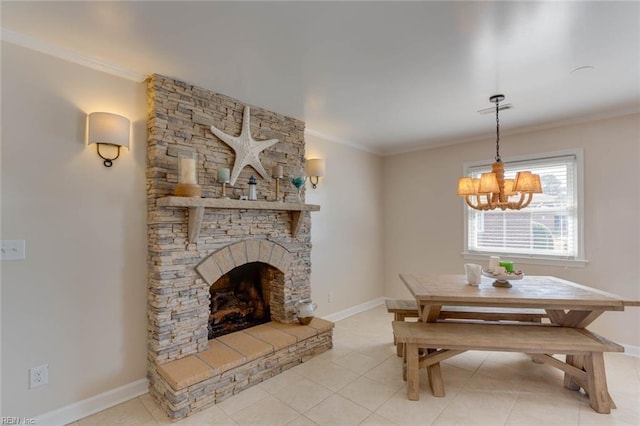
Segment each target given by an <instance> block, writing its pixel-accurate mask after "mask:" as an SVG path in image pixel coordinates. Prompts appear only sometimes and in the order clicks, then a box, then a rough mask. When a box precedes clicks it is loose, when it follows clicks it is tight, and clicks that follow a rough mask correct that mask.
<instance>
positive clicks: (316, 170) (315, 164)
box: [307, 158, 326, 189]
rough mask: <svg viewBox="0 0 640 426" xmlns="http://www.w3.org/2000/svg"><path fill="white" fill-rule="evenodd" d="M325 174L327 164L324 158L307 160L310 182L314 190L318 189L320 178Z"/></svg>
mask: <svg viewBox="0 0 640 426" xmlns="http://www.w3.org/2000/svg"><path fill="white" fill-rule="evenodd" d="M325 172H326V164H325V162H324V159H323V158H311V159H309V160H307V176H309V181H310V182H311V186H312V187H313V189H316V187H317V186H318V182H319V181H320V178H321V177H323V176H324V175H325ZM314 179H315V180H314Z"/></svg>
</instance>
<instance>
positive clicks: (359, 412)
mask: <svg viewBox="0 0 640 426" xmlns="http://www.w3.org/2000/svg"><path fill="white" fill-rule="evenodd" d="M370 415H371V411H370V410H367V409H366V408H364V407H362V406H360V405H358V404H356V403H355V402H352V401H349V400H348V399H346V398H343V397H342V396H340V395H336V394H334V395H333V396H331V397H329V398H327V399H325V400H324V401H322V402H321V403H320V404H318V405H316V406H315V407H313V408H312V409H310V410H309V411H307V412H306V413H305V416H307V417H309V418H310V419H311V420H313V421H314V422H316V423H317V424H319V425H341V426H348V425H357V424H359V423H360V422H362V421H363V420H364V419H366V418H367V417H369V416H370Z"/></svg>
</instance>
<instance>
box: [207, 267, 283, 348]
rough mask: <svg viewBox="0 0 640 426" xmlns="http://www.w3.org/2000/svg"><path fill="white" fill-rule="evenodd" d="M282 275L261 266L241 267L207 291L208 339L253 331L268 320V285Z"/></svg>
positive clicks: (281, 279)
mask: <svg viewBox="0 0 640 426" xmlns="http://www.w3.org/2000/svg"><path fill="white" fill-rule="evenodd" d="M278 280H280V281H281V282H282V281H283V280H284V274H283V273H282V272H280V271H278V270H277V269H276V268H274V267H272V266H270V265H268V264H266V263H262V262H251V263H245V264H244V265H240V266H238V267H236V268H234V269H232V270H231V271H229V272H228V273H226V274H224V275H223V276H221V277H220V278H219V279H218V280H217V281H216V282H214V283H213V284H212V285H211V287H210V288H209V293H210V296H211V299H210V303H209V324H208V335H209V339H213V338H216V337H219V336H222V335H225V334H228V333H233V332H235V331H239V330H243V329H245V328H249V327H254V326H256V325H259V324H263V323H266V322H269V321H270V319H271V312H270V306H271V303H270V301H271V285H272V283H273V282H274V281H278Z"/></svg>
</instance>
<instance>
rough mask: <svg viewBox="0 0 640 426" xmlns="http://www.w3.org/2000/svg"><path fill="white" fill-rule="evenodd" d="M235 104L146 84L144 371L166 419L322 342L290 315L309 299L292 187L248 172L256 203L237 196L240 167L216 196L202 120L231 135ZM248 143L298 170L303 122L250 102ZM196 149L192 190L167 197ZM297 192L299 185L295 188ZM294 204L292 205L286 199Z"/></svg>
mask: <svg viewBox="0 0 640 426" xmlns="http://www.w3.org/2000/svg"><path fill="white" fill-rule="evenodd" d="M243 110H244V105H242V104H240V103H239V102H238V101H236V100H234V99H232V98H229V97H227V96H223V95H220V94H217V93H213V92H210V91H208V90H205V89H201V88H198V87H194V86H191V85H189V84H186V83H183V82H180V81H176V80H173V79H170V78H167V77H163V76H159V75H153V76H151V77H150V79H149V82H148V114H149V117H148V146H147V188H148V190H147V208H148V238H149V250H148V252H149V254H148V264H149V275H148V314H147V317H148V339H147V342H148V345H147V346H148V377H149V380H150V394H151V395H152V396H153V397H154V398H155V399H156V400H157V401H158V403H159V404H160V405H161V406H162V407H163V408H164V409H165V411H166V412H167V413H168V414H169V416H170V417H171V418H173V419H179V418H182V417H185V416H188V415H190V414H192V413H193V412H195V411H197V410H199V409H202V408H204V407H206V406H209V405H211V404H215V403H217V402H220V401H222V400H224V399H226V398H227V397H229V396H231V395H233V394H235V393H238V392H240V391H242V390H243V389H246V388H247V387H250V386H252V385H254V384H257V383H259V382H260V381H262V380H265V379H267V378H269V377H271V376H273V375H276V374H278V373H280V372H281V371H284V370H285V369H287V368H290V367H293V366H295V365H297V364H299V363H300V362H303V361H305V360H306V359H308V358H310V357H311V356H313V355H314V354H317V353H320V352H323V351H325V350H327V349H329V348H331V346H332V327H333V324H331V323H330V322H328V321H323V320H320V319H317V318H316V319H314V320H313V321H312V323H311V324H309V325H308V326H302V325H300V324H298V323H297V321H296V315H295V304H296V302H297V301H299V300H301V299H305V298H308V297H310V296H311V288H310V272H311V262H310V255H311V237H310V226H311V220H310V213H309V212H310V211H313V210H317V209H318V207H317V206H307V205H304V204H300V203H299V202H297V195H296V194H297V191H296V190H295V188H293V187H292V186H291V185H287V183H286V182H285V181H282V182H281V189H282V190H281V195H283V199H281V200H280V201H278V202H276V201H275V200H274V199H275V185H274V182H273V181H270V180H265V179H262V180H258V200H257V201H240V200H238V198H239V197H240V196H241V195H246V194H247V190H248V180H249V177H250V176H251V175H252V174H253V175H256V176H257V174H256V172H255V170H253V169H252V168H251V167H245V169H244V170H242V172H241V173H240V176H239V177H238V179H237V181H236V182H235V184H234V185H233V186H231V187H227V195H230V197H231V198H232V199H231V200H223V199H220V198H219V197H220V195H221V188H220V185H219V184H218V183H217V182H216V181H215V176H216V170H217V169H218V168H220V167H228V168H231V167H232V166H233V162H234V157H235V156H234V152H233V150H232V149H231V148H230V147H229V146H227V145H226V144H224V143H223V142H222V141H221V140H219V139H218V138H217V137H216V136H214V135H213V134H212V132H211V130H210V126H212V125H214V126H215V127H217V128H219V129H222V130H224V132H226V133H228V134H231V135H237V134H239V133H240V129H241V126H242V122H243ZM251 134H252V136H253V138H254V139H256V140H258V141H260V140H266V139H278V140H279V142H278V143H276V144H275V145H273V146H271V147H270V148H268V149H265V150H264V151H263V152H262V153H261V154H260V161H261V163H262V165H263V166H264V167H265V168H266V169H267V170H270V169H271V167H273V166H276V165H279V166H282V167H283V169H284V173H285V176H288V175H291V174H293V173H295V171H298V170H303V169H304V148H305V147H304V123H303V122H301V121H299V120H295V119H292V118H289V117H285V116H281V115H278V114H275V113H272V112H269V111H266V110H262V109H259V108H255V107H252V108H251ZM182 152H187V153H197V157H198V162H197V164H198V183H199V184H200V185H201V187H202V195H203V197H202V198H188V197H173V196H172V193H173V188H174V186H175V184H176V183H177V178H178V176H177V173H178V166H177V158H178V155H179V154H180V153H182ZM303 194H304V192H303ZM294 200H295V202H294Z"/></svg>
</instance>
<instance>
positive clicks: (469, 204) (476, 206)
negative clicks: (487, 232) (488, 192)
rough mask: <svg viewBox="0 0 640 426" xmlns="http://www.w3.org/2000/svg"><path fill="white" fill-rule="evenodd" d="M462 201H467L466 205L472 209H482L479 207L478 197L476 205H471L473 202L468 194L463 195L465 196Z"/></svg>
mask: <svg viewBox="0 0 640 426" xmlns="http://www.w3.org/2000/svg"><path fill="white" fill-rule="evenodd" d="M476 197H477V196H476ZM477 198H478V197H477ZM464 201H466V202H467V205H468V206H469V207H471V208H472V209H474V210H482V209H481V208H480V207H481V206H480V202H479V201H480V200H479V199H478V204H477V205H473V203H472V202H471V197H470V196H468V195H465V196H464Z"/></svg>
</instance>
